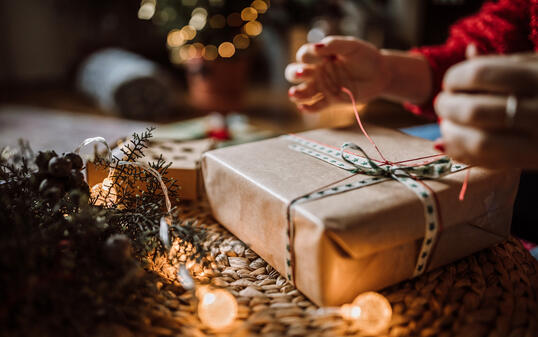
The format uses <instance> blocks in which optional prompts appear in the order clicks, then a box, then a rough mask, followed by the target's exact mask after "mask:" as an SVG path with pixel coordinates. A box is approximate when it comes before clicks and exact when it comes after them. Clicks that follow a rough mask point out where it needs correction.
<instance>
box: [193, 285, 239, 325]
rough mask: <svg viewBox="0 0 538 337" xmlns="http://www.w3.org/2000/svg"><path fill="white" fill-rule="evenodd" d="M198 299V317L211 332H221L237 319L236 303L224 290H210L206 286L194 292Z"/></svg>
mask: <svg viewBox="0 0 538 337" xmlns="http://www.w3.org/2000/svg"><path fill="white" fill-rule="evenodd" d="M196 296H197V297H198V300H199V302H198V317H199V318H200V321H202V323H204V324H205V325H206V326H208V327H209V328H211V329H213V330H223V329H225V328H227V327H229V326H230V325H232V323H233V322H234V321H235V319H236V318H237V310H238V307H237V301H236V299H235V297H234V296H233V295H232V294H230V293H229V292H228V291H226V290H224V289H211V288H210V287H208V286H205V287H199V288H198V289H197V290H196Z"/></svg>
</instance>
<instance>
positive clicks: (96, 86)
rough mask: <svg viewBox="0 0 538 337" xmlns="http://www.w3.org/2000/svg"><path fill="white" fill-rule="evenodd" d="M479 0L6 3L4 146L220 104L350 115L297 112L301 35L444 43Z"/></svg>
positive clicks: (316, 122) (0, 81) (341, 110)
mask: <svg viewBox="0 0 538 337" xmlns="http://www.w3.org/2000/svg"><path fill="white" fill-rule="evenodd" d="M481 3H482V1H478V0H473V1H470V0H423V1H420V0H362V1H360V0H330V1H315V0H271V1H270V0H254V1H252V0H248V1H243V0H142V1H139V0H77V1H71V0H0V104H1V105H0V124H1V125H0V133H2V136H0V137H1V138H0V143H1V145H5V143H10V142H13V141H14V139H16V138H18V137H25V138H30V139H31V140H32V141H34V142H35V141H36V139H37V141H38V142H39V141H40V140H42V138H43V137H46V135H47V134H50V133H51V131H52V130H56V129H58V130H62V132H60V133H58V132H55V133H54V137H56V138H60V139H61V140H62V141H66V142H68V141H69V140H70V139H72V138H73V137H74V136H73V133H75V134H78V132H82V131H84V130H86V129H88V128H89V129H92V128H93V129H92V130H94V129H98V130H100V131H102V132H103V133H105V134H106V135H107V137H112V136H113V135H115V134H117V136H118V137H120V136H124V135H125V133H130V132H131V131H130V130H131V129H132V128H138V127H140V126H142V125H146V124H148V125H149V124H154V125H160V124H162V123H168V122H176V121H181V120H186V119H189V118H193V117H201V116H205V115H207V114H209V113H212V112H219V113H221V114H223V115H224V116H226V115H229V114H232V113H234V114H237V113H239V114H241V115H242V116H247V117H248V118H250V119H252V120H253V121H259V123H265V122H267V123H269V124H267V125H271V127H273V128H276V129H279V128H280V129H281V131H289V130H294V131H296V130H300V129H306V128H313V127H322V126H335V125H344V124H346V123H351V122H352V119H351V118H350V111H351V110H350V107H349V106H342V107H332V108H330V109H328V110H327V111H323V112H322V113H320V114H315V115H301V114H300V113H298V112H297V111H296V109H295V108H294V106H293V105H292V104H290V103H289V101H288V97H287V89H288V87H289V84H288V83H286V81H285V79H284V68H285V66H286V64H287V63H289V62H291V61H293V60H294V58H295V53H296V51H297V49H298V48H299V47H300V46H301V45H302V44H303V43H306V42H317V41H319V40H321V39H322V38H323V37H324V36H327V35H332V34H343V35H353V36H356V37H359V38H362V39H365V40H367V41H370V42H372V43H373V44H375V45H376V46H379V47H383V48H394V49H404V50H405V49H409V48H411V47H413V46H418V45H425V44H428V45H431V44H437V43H442V42H443V40H444V39H445V38H446V36H447V31H448V27H449V25H450V24H452V23H453V22H454V21H456V20H457V19H458V18H461V17H463V16H465V15H468V14H470V13H473V12H475V11H477V10H478V8H479V7H480V5H481ZM363 114H364V116H365V118H366V119H367V120H369V121H371V122H374V123H380V124H384V125H388V126H393V127H402V126H410V125H415V124H420V123H424V121H422V120H420V119H418V118H417V117H413V116H411V115H410V114H408V113H405V112H403V111H402V109H401V107H399V106H398V105H395V104H392V103H388V102H382V101H377V102H373V103H371V104H369V105H368V106H367V107H363ZM73 116H76V118H75V117H73ZM92 123H93V124H92ZM90 125H91V126H90ZM86 126H87V127H86ZM81 130H82V131H81ZM109 133H110V135H111V136H109V135H108V134H109ZM64 134H65V136H64V138H62V135H64ZM49 138H50V136H49ZM78 138H80V137H78ZM78 138H77V139H76V140H75V141H74V142H73V143H76V142H77V141H78V140H79V139H78ZM47 145H48V143H47Z"/></svg>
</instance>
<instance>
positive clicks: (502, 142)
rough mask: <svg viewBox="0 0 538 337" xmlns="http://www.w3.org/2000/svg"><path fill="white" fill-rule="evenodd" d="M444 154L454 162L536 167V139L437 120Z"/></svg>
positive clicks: (489, 165)
mask: <svg viewBox="0 0 538 337" xmlns="http://www.w3.org/2000/svg"><path fill="white" fill-rule="evenodd" d="M441 133H442V135H443V144H444V149H445V153H446V154H447V155H449V156H450V157H452V158H454V159H455V160H457V161H461V162H465V163H468V164H473V165H481V166H487V167H498V168H501V167H512V168H514V167H518V168H528V169H535V168H538V141H537V138H532V137H528V136H527V135H525V134H521V133H518V132H515V131H505V132H499V131H486V130H483V129H476V128H472V127H468V126H463V125H460V124H456V123H453V122H451V121H449V120H443V121H442V122H441Z"/></svg>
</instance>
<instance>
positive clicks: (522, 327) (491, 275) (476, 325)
mask: <svg viewBox="0 0 538 337" xmlns="http://www.w3.org/2000/svg"><path fill="white" fill-rule="evenodd" d="M181 212H182V213H183V217H185V218H192V219H193V220H196V221H197V222H198V223H199V224H200V225H201V226H204V227H205V228H206V229H207V230H208V233H209V235H208V239H207V242H206V243H205V244H206V245H207V247H208V248H209V249H210V251H211V256H210V257H208V259H209V260H210V261H211V267H208V268H206V269H203V268H201V267H200V266H199V265H198V264H194V265H192V264H191V265H192V266H191V272H192V273H193V274H194V277H195V278H196V279H197V281H198V282H199V283H201V284H212V285H213V286H215V287H222V288H226V289H228V290H229V291H230V292H231V293H232V294H233V295H234V296H235V297H236V299H237V301H238V304H239V318H238V320H237V321H236V323H235V324H234V326H233V327H232V328H231V329H229V330H228V331H226V332H219V333H217V332H214V331H211V330H210V329H208V328H207V327H204V326H203V324H202V323H201V322H200V321H199V319H198V317H197V314H196V299H195V296H194V294H193V292H185V291H183V290H182V288H181V287H180V286H179V283H178V281H177V279H176V274H177V265H179V263H181V262H184V260H185V255H184V253H185V249H187V250H188V249H189V247H187V248H183V247H181V246H180V245H179V243H178V242H176V243H174V245H173V247H172V250H171V252H170V258H171V260H170V261H171V263H169V260H168V259H167V258H165V257H156V259H155V264H154V265H153V266H152V269H153V270H154V271H156V272H157V273H158V274H159V275H160V276H161V277H162V278H163V279H164V280H166V281H165V282H158V283H157V287H158V288H159V289H160V295H159V296H158V297H157V298H151V299H150V298H148V301H152V302H154V308H155V310H154V311H153V312H152V313H151V315H150V317H148V320H147V321H146V322H140V324H139V325H138V326H137V328H136V329H129V330H128V329H125V328H124V327H119V326H115V327H110V326H109V327H107V328H106V334H111V335H121V336H133V335H144V336H148V335H149V336H151V335H153V336H179V335H181V336H205V335H223V336H225V335H226V336H227V335H231V336H256V335H264V336H282V335H287V336H348V335H354V336H355V335H357V336H362V333H361V332H360V330H358V329H357V327H355V326H354V325H353V324H352V323H350V322H348V321H345V320H343V319H342V318H340V317H338V316H335V315H334V314H323V313H320V311H319V310H317V307H316V306H315V305H314V304H312V303H311V302H310V301H309V300H308V299H307V298H305V297H304V296H303V295H302V294H301V293H300V292H299V291H298V290H297V289H295V288H294V287H293V286H292V285H290V284H289V283H287V282H286V280H285V279H284V278H283V277H282V276H280V275H279V273H278V272H277V271H276V270H274V269H273V268H272V267H271V266H269V265H268V264H267V263H266V262H265V261H264V260H262V259H261V258H260V257H259V256H257V255H256V253H254V252H253V251H252V250H251V249H249V248H247V247H245V245H244V244H243V243H242V242H241V241H239V240H238V239H237V238H236V237H234V236H233V235H232V234H231V233H229V232H228V231H227V230H226V229H224V228H223V227H221V226H220V225H218V224H216V223H215V220H213V219H212V217H211V215H210V214H209V210H208V209H207V206H205V205H204V204H194V205H190V206H189V207H188V208H185V209H184V210H183V211H181ZM187 265H189V264H187ZM381 293H382V294H383V295H385V296H386V297H387V299H388V300H389V301H390V303H391V305H392V309H393V317H392V322H391V325H390V328H389V329H388V331H386V332H385V334H383V336H475V337H480V336H491V337H493V336H510V337H516V336H526V337H531V336H538V305H537V303H538V298H537V296H538V262H537V261H536V260H534V259H533V258H532V256H531V255H530V254H529V253H528V252H527V251H526V250H525V249H524V248H523V246H522V245H521V244H520V243H519V241H517V240H516V239H513V238H511V239H509V240H508V241H506V242H504V243H501V244H499V245H497V246H495V247H492V248H490V249H487V250H484V251H482V252H479V253H477V254H475V255H473V256H470V257H468V258H465V259H462V260H460V261H458V262H456V263H453V264H450V265H448V266H445V267H442V268H439V269H437V270H434V271H432V272H429V273H426V274H425V275H423V276H421V277H419V278H416V279H413V280H409V281H406V282H402V283H400V284H398V285H396V286H393V287H390V288H387V289H384V290H383V291H381Z"/></svg>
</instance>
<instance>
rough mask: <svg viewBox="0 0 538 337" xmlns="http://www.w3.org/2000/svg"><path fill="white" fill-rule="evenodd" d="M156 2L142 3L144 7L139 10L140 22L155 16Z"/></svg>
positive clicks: (149, 0) (147, 0) (148, 0)
mask: <svg viewBox="0 0 538 337" xmlns="http://www.w3.org/2000/svg"><path fill="white" fill-rule="evenodd" d="M155 5H156V3H155V1H154V0H153V1H151V0H146V1H143V2H142V5H141V6H140V8H139V9H138V18H139V19H140V20H150V19H151V18H152V17H153V15H154V14H155Z"/></svg>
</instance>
